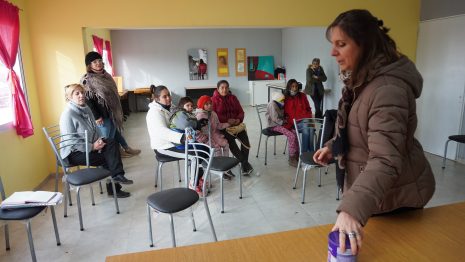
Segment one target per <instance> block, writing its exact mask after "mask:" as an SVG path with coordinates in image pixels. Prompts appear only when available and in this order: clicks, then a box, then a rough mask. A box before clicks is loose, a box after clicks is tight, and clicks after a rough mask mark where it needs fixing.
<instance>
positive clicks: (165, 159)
mask: <svg viewBox="0 0 465 262" xmlns="http://www.w3.org/2000/svg"><path fill="white" fill-rule="evenodd" d="M155 158H156V159H157V161H158V162H163V163H167V162H174V161H179V160H184V158H177V157H173V156H167V155H163V154H160V153H158V152H155Z"/></svg>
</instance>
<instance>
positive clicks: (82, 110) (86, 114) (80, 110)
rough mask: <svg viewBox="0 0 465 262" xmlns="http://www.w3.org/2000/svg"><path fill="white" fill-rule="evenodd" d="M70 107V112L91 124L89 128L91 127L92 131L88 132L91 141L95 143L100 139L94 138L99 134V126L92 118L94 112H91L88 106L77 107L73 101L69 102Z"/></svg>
mask: <svg viewBox="0 0 465 262" xmlns="http://www.w3.org/2000/svg"><path fill="white" fill-rule="evenodd" d="M68 107H69V109H70V110H72V111H74V112H76V113H77V114H79V115H80V116H81V117H82V119H84V121H85V122H88V123H89V126H90V127H91V130H88V134H89V141H91V142H93V141H95V140H97V138H98V137H97V138H95V137H94V136H95V135H96V134H98V132H97V125H96V123H95V119H94V118H93V116H92V111H91V110H90V108H89V107H87V106H80V105H77V104H75V103H74V102H73V101H69V103H68Z"/></svg>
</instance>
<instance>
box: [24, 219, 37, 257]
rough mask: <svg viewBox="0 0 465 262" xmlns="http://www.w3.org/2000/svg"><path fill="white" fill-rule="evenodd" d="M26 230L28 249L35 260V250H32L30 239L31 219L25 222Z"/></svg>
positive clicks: (32, 244)
mask: <svg viewBox="0 0 465 262" xmlns="http://www.w3.org/2000/svg"><path fill="white" fill-rule="evenodd" d="M26 231H27V239H28V240H29V250H30V251H31V257H32V261H34V262H36V261H37V258H36V252H35V250H34V242H33V241H32V232H31V220H30V219H29V220H27V222H26Z"/></svg>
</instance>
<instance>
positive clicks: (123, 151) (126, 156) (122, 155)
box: [119, 149, 134, 158]
mask: <svg viewBox="0 0 465 262" xmlns="http://www.w3.org/2000/svg"><path fill="white" fill-rule="evenodd" d="M119 152H120V155H121V157H122V158H130V157H133V156H134V155H131V154H129V153H127V152H126V151H125V150H124V149H120V151H119Z"/></svg>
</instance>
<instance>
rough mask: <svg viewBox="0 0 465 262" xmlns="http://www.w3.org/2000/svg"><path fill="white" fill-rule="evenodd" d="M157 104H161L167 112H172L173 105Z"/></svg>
mask: <svg viewBox="0 0 465 262" xmlns="http://www.w3.org/2000/svg"><path fill="white" fill-rule="evenodd" d="M157 104H159V105H160V106H161V107H163V108H164V109H165V110H166V111H168V112H170V109H171V105H163V104H160V103H159V102H157Z"/></svg>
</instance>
